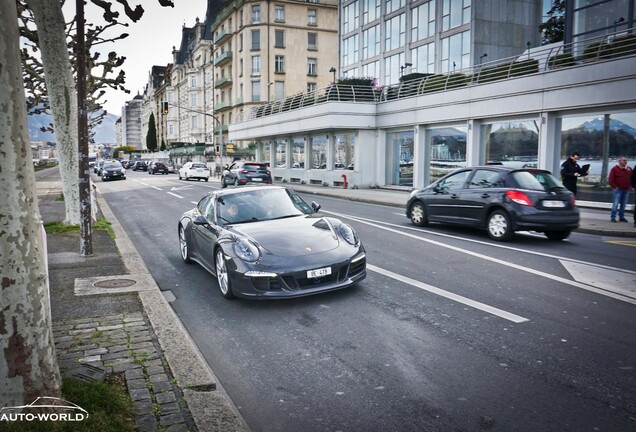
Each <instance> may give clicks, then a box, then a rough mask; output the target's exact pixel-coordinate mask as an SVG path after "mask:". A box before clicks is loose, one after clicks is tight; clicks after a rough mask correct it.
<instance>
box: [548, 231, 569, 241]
mask: <svg viewBox="0 0 636 432" xmlns="http://www.w3.org/2000/svg"><path fill="white" fill-rule="evenodd" d="M571 232H572V231H570V230H563V231H546V232H545V236H546V237H547V238H549V239H550V240H553V241H561V240H565V239H566V238H568V237H569V236H570V233H571Z"/></svg>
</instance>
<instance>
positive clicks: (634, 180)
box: [632, 165, 636, 227]
mask: <svg viewBox="0 0 636 432" xmlns="http://www.w3.org/2000/svg"><path fill="white" fill-rule="evenodd" d="M632 189H634V192H635V193H634V227H636V165H634V168H633V169H632Z"/></svg>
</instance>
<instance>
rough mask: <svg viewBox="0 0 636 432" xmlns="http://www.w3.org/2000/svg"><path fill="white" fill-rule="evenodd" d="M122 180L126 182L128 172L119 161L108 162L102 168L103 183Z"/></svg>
mask: <svg viewBox="0 0 636 432" xmlns="http://www.w3.org/2000/svg"><path fill="white" fill-rule="evenodd" d="M115 179H121V180H126V170H125V169H124V167H123V166H122V165H121V163H120V162H119V161H116V160H114V161H108V162H106V163H104V166H103V168H102V181H107V180H115Z"/></svg>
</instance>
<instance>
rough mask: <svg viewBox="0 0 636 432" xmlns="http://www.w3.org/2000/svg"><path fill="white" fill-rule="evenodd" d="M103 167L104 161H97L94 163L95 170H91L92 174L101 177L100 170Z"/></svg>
mask: <svg viewBox="0 0 636 432" xmlns="http://www.w3.org/2000/svg"><path fill="white" fill-rule="evenodd" d="M103 166H104V159H102V160H98V161H97V162H96V163H95V168H94V169H93V172H94V173H95V174H97V175H101V172H100V171H101V168H102V167H103Z"/></svg>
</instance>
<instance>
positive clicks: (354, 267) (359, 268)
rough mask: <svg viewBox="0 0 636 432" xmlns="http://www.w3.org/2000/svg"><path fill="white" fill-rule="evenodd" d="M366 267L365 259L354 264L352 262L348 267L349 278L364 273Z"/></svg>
mask: <svg viewBox="0 0 636 432" xmlns="http://www.w3.org/2000/svg"><path fill="white" fill-rule="evenodd" d="M366 266H367V259H366V257H365V258H362V259H361V260H358V261H356V262H352V263H351V265H350V266H349V277H354V276H356V275H358V274H360V273H362V272H363V271H364V269H365V268H366Z"/></svg>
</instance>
